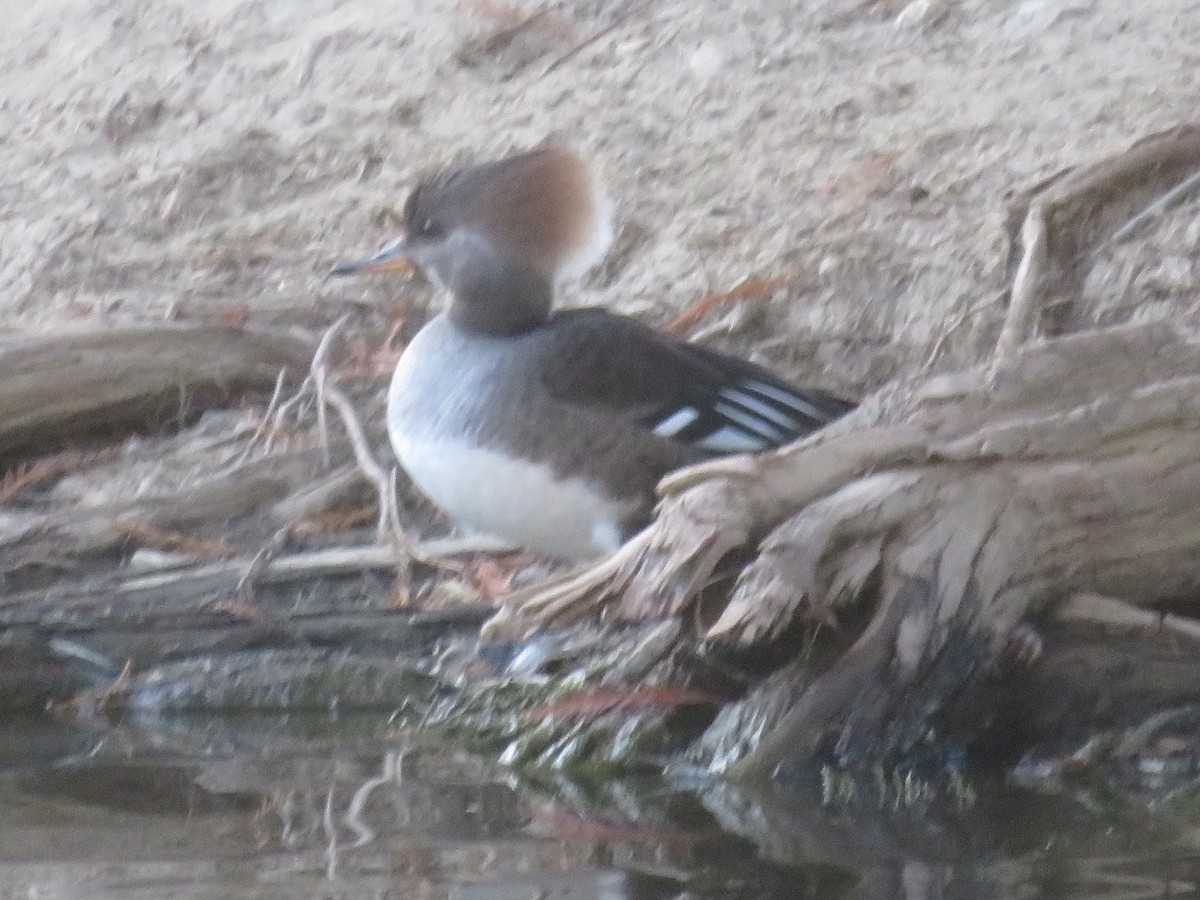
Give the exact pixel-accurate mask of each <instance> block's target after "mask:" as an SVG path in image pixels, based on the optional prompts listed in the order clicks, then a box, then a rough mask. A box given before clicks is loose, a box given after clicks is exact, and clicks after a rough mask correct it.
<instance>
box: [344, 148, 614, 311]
mask: <svg viewBox="0 0 1200 900" xmlns="http://www.w3.org/2000/svg"><path fill="white" fill-rule="evenodd" d="M611 241H612V220H611V205H610V204H609V202H608V200H607V199H606V198H605V196H604V193H603V191H602V190H601V188H600V185H599V182H598V180H597V178H596V176H595V175H594V174H593V173H592V171H591V170H590V169H589V167H588V166H587V164H586V163H585V162H584V161H583V159H581V158H580V157H579V156H578V155H576V154H575V153H573V152H571V151H569V150H566V149H562V148H558V147H546V148H542V149H538V150H531V151H528V152H525V153H519V154H516V155H513V156H508V157H505V158H504V159H500V160H496V161H494V162H485V163H479V164H476V165H470V166H465V167H461V168H456V169H452V170H450V171H447V172H443V173H440V174H438V175H435V176H433V177H431V178H428V179H426V180H424V181H422V182H421V183H420V184H418V185H417V187H416V188H414V189H413V191H412V193H411V194H410V195H409V197H408V200H407V201H406V202H405V204H404V232H403V234H402V235H401V237H400V238H398V239H397V240H395V241H393V242H391V243H390V244H388V245H387V246H385V247H384V248H383V249H381V250H380V251H379V252H377V253H374V254H372V255H371V256H367V257H363V258H360V259H352V260H346V261H344V262H341V263H338V264H337V265H336V266H335V267H334V268H333V270H332V272H331V274H334V275H345V274H350V273H353V272H380V271H395V270H398V269H400V270H403V269H410V270H411V268H412V267H414V266H415V267H416V268H417V269H419V270H420V271H421V272H422V273H424V274H425V275H426V276H427V277H428V278H429V279H430V280H431V281H433V282H434V283H435V284H437V285H438V286H440V287H441V288H443V289H444V290H445V291H446V292H447V293H448V294H449V295H450V298H451V307H450V313H451V316H452V317H455V318H456V319H458V320H459V321H460V323H461V324H464V325H467V326H475V327H479V328H481V329H483V330H488V331H513V330H521V329H522V328H525V327H529V326H530V325H536V324H540V323H541V322H543V321H545V318H546V316H548V315H549V311H550V304H551V302H552V301H553V298H554V294H555V292H556V290H557V289H558V287H559V286H560V285H561V284H562V283H563V282H565V281H569V280H572V279H574V278H577V277H579V276H581V275H582V274H583V273H584V272H586V271H587V270H588V269H590V268H591V267H592V266H594V265H595V264H596V263H598V262H599V261H600V260H601V259H602V258H603V257H604V254H605V252H606V251H607V249H608V245H609V244H610V243H611Z"/></svg>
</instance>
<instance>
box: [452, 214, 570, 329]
mask: <svg viewBox="0 0 1200 900" xmlns="http://www.w3.org/2000/svg"><path fill="white" fill-rule="evenodd" d="M455 238H456V239H455V240H452V242H451V243H450V246H448V247H447V248H445V250H444V251H443V252H442V253H441V254H438V256H437V258H436V259H433V260H430V262H431V263H432V265H430V266H429V267H428V270H429V271H430V273H431V274H432V275H433V277H434V279H435V280H436V281H438V282H439V283H440V284H441V286H442V288H444V289H445V290H446V292H447V293H449V294H450V309H449V316H450V319H451V320H452V321H453V322H454V324H455V325H457V326H459V327H460V328H462V329H464V330H466V331H472V332H475V333H478V334H491V335H509V334H520V333H521V332H525V331H529V330H531V329H534V328H537V327H539V326H541V325H544V324H545V323H546V321H547V320H548V319H549V318H550V307H551V304H552V303H553V301H554V286H553V283H552V281H551V279H549V278H547V277H546V275H545V274H544V273H542V272H541V271H540V270H538V269H537V268H536V267H535V266H532V265H530V264H529V263H523V262H520V261H517V260H515V259H513V258H512V257H510V256H509V255H508V254H506V253H503V252H501V251H499V250H497V249H496V248H495V247H493V246H492V245H491V244H490V243H489V242H487V241H483V240H479V239H472V237H469V236H466V235H462V236H459V235H455Z"/></svg>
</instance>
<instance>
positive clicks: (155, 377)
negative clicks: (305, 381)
mask: <svg viewBox="0 0 1200 900" xmlns="http://www.w3.org/2000/svg"><path fill="white" fill-rule="evenodd" d="M311 357H312V345H311V344H310V343H309V342H308V341H305V340H303V339H301V338H298V337H295V336H293V335H289V334H285V333H281V332H278V331H255V330H252V329H246V328H234V327H229V326H220V325H194V324H160V325H136V326H126V327H121V328H110V329H103V330H99V329H96V328H76V329H71V330H68V331H59V332H55V333H53V334H44V335H29V334H21V335H12V336H10V337H8V338H6V339H4V340H3V341H0V367H2V368H3V371H4V385H3V388H2V389H0V457H4V456H9V455H12V454H14V453H19V452H30V451H40V450H42V449H44V447H45V445H47V444H55V443H61V442H62V441H63V439H64V437H66V438H69V439H71V440H78V439H79V437H80V436H81V434H83V433H86V432H87V431H88V430H93V429H95V430H102V431H105V432H108V433H114V432H115V433H119V431H120V430H121V429H124V428H129V427H145V426H146V425H147V424H148V423H154V422H162V421H163V420H164V419H170V418H172V417H173V418H175V419H178V418H181V417H182V416H183V415H184V414H186V413H187V412H189V411H194V410H195V409H197V408H201V407H203V406H204V405H207V404H211V403H213V402H216V401H217V400H228V399H229V398H230V397H231V396H233V395H234V394H236V393H237V392H238V391H244V390H247V389H252V388H263V387H266V388H269V387H270V386H271V385H272V384H273V383H274V382H275V379H276V378H277V377H278V376H279V372H280V370H281V369H289V368H290V369H291V370H293V371H301V372H302V371H304V370H306V369H307V368H308V363H309V359H310V358H311Z"/></svg>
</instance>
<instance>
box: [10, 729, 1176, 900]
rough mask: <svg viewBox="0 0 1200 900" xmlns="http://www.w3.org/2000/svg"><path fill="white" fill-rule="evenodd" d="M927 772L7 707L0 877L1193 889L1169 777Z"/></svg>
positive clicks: (536, 894)
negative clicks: (709, 766)
mask: <svg viewBox="0 0 1200 900" xmlns="http://www.w3.org/2000/svg"><path fill="white" fill-rule="evenodd" d="M942 794H943V795H942V796H941V797H938V798H932V799H931V798H924V799H917V800H912V799H911V798H910V801H909V802H907V803H898V802H896V801H895V799H894V795H892V796H893V799H892V800H890V801H889V800H882V799H881V795H879V794H876V793H874V792H873V791H870V790H865V791H863V792H861V793H859V794H857V795H855V794H854V793H853V792H849V793H847V792H845V791H842V792H841V795H840V797H839V799H838V800H837V801H836V802H831V801H830V800H829V798H828V797H826V798H825V799H824V800H823V799H822V796H821V792H820V791H819V790H815V791H796V792H789V791H786V790H784V789H782V788H780V787H778V786H770V785H768V786H763V787H761V788H757V789H749V788H744V787H743V788H738V787H735V786H733V785H730V784H726V783H722V782H719V781H714V780H710V779H688V778H678V777H677V778H671V779H669V778H663V777H658V776H644V777H638V778H620V779H612V780H595V781H590V782H588V781H572V780H569V779H566V778H561V777H556V776H553V775H546V776H542V777H531V776H518V775H516V774H514V773H513V772H511V771H506V770H503V769H500V768H497V767H495V766H493V765H491V764H488V763H487V762H485V761H482V760H479V759H476V758H472V757H470V756H469V755H467V754H464V753H461V752H459V751H458V750H456V748H455V747H453V746H438V745H429V744H425V745H420V744H413V743H412V742H411V741H405V740H404V739H402V738H401V737H400V736H399V735H396V734H393V733H391V729H390V726H389V725H388V724H387V722H386V721H384V720H380V719H365V718H364V719H360V720H345V719H342V720H340V721H337V722H329V721H319V722H318V721H311V720H307V721H306V720H296V719H291V720H289V719H284V718H280V719H277V720H263V719H255V720H245V721H241V722H238V721H229V720H214V719H197V720H192V721H188V720H186V719H174V720H160V721H153V722H136V723H124V724H117V725H112V724H110V723H105V724H103V725H100V724H97V725H96V726H95V727H93V728H89V727H86V726H79V725H66V724H62V723H57V722H54V721H52V720H49V719H45V718H29V719H23V720H15V721H13V720H10V721H8V722H6V723H5V726H4V728H3V729H2V730H0V897H3V898H9V897H22V898H60V897H71V898H75V897H79V898H105V897H122V898H167V897H170V898H175V897H182V898H193V897H194V898H259V897H261V898H275V897H279V898H289V900H295V898H304V897H320V898H342V897H345V898H351V897H353V898H359V897H367V898H384V897H387V898H412V900H423V898H446V900H537V898H544V900H552V898H559V900H589V898H596V900H599V898H604V900H617V898H628V900H658V898H664V900H665V898H714V900H715V898H739V900H741V898H746V900H750V898H754V900H784V898H842V897H846V898H850V897H854V898H857V897H864V898H884V897H903V898H910V900H915V898H1000V897H1004V898H1008V897H1014V898H1026V897H1056V898H1058V897H1063V898H1066V897H1070V898H1134V897H1174V898H1177V897H1194V896H1200V890H1198V888H1197V884H1198V883H1200V850H1197V843H1198V842H1200V831H1198V830H1197V829H1196V828H1195V822H1196V821H1197V816H1196V813H1195V810H1196V804H1194V803H1189V802H1181V801H1180V798H1179V797H1176V800H1175V802H1166V800H1167V799H1169V798H1163V797H1159V798H1158V801H1157V802H1156V803H1155V804H1150V803H1146V802H1134V801H1131V800H1129V799H1125V800H1118V799H1116V798H1114V797H1112V796H1107V797H1102V796H1098V795H1097V794H1096V793H1095V792H1092V793H1085V792H1082V791H1078V792H1075V793H1074V795H1067V794H1066V793H1063V792H1060V793H1058V794H1052V793H1048V792H1045V791H1043V792H1040V793H1038V792H1033V791H1030V790H1026V789H1022V788H1018V787H1015V786H1012V785H1010V784H1006V783H1003V782H1002V781H999V782H998V783H995V784H988V783H987V780H986V779H977V780H973V781H972V789H971V790H968V791H957V792H942ZM947 794H953V796H948V795H947Z"/></svg>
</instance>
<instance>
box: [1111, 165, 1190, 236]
mask: <svg viewBox="0 0 1200 900" xmlns="http://www.w3.org/2000/svg"><path fill="white" fill-rule="evenodd" d="M1198 184H1200V171H1196V172H1193V173H1192V174H1191V175H1189V176H1188V177H1187V178H1185V179H1183V181H1181V182H1179V184H1177V185H1175V187H1173V188H1171V189H1170V190H1169V191H1167V192H1166V193H1165V194H1163V195H1162V196H1161V197H1159V198H1158V199H1157V200H1155V201H1154V202H1153V203H1151V204H1150V205H1149V206H1147V207H1146V208H1145V209H1143V210H1142V211H1141V212H1140V213H1138V214H1137V215H1136V216H1134V217H1133V218H1132V219H1130V220H1129V221H1128V222H1126V223H1125V224H1124V225H1122V226H1121V227H1120V228H1118V229H1117V230H1116V231H1115V232H1113V236H1112V241H1113V243H1114V244H1119V243H1121V242H1122V241H1124V240H1126V239H1128V238H1129V237H1131V236H1132V235H1133V233H1134V232H1135V231H1137V229H1138V228H1139V227H1141V225H1142V224H1143V223H1145V222H1147V221H1149V220H1150V219H1152V218H1154V217H1156V216H1160V215H1162V214H1163V213H1165V212H1166V211H1167V207H1169V206H1170V205H1171V204H1172V203H1174V202H1175V201H1176V200H1178V199H1179V198H1180V197H1182V196H1183V195H1184V194H1186V193H1187V192H1188V191H1190V190H1191V189H1192V188H1194V187H1195V186H1196V185H1198Z"/></svg>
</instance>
